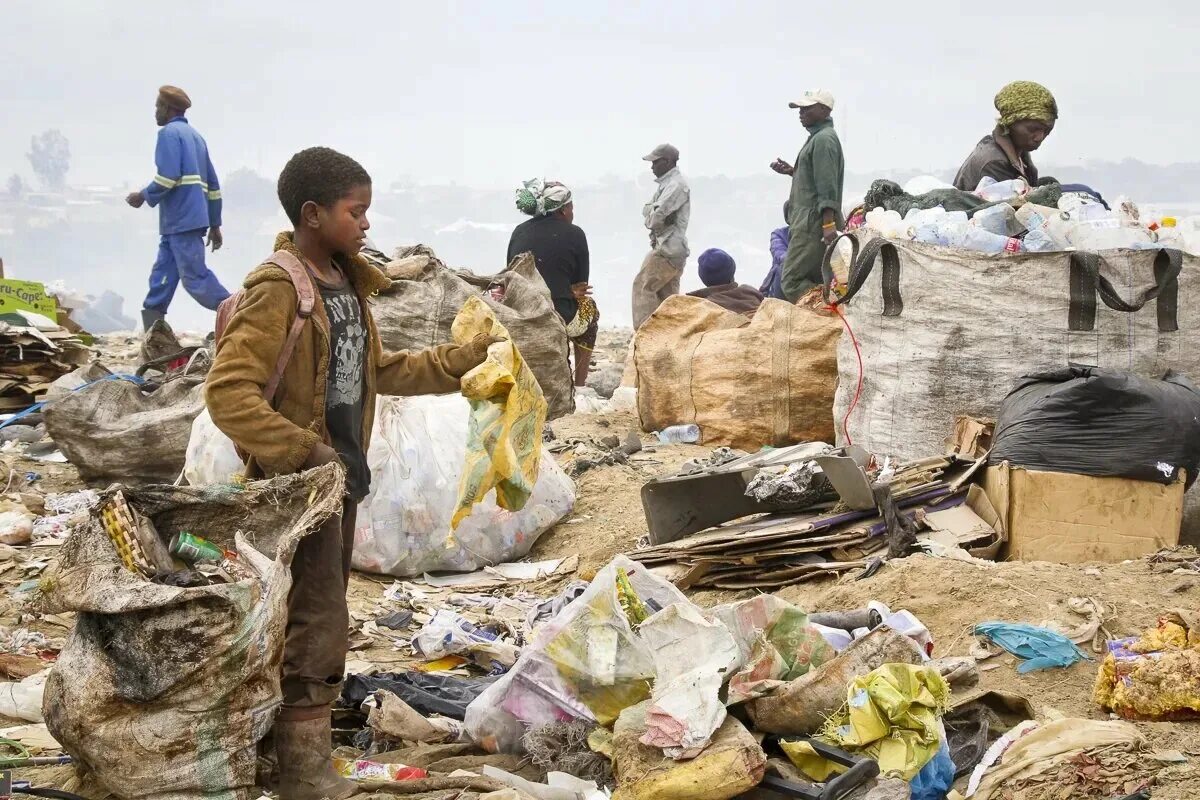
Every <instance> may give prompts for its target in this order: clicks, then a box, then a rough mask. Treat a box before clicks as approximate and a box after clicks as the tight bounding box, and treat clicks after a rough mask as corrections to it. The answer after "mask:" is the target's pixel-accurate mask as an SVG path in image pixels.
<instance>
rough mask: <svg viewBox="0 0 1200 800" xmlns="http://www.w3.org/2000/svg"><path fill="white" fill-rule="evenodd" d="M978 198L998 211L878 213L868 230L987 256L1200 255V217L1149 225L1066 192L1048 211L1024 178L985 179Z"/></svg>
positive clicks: (1124, 208)
mask: <svg viewBox="0 0 1200 800" xmlns="http://www.w3.org/2000/svg"><path fill="white" fill-rule="evenodd" d="M975 194H977V195H979V197H980V198H982V199H983V200H987V201H989V202H994V203H996V205H994V206H988V207H987V208H984V209H981V210H979V211H976V212H975V214H974V216H973V217H971V219H969V220H968V219H967V213H966V212H965V211H946V210H945V209H944V208H942V207H941V206H936V207H934V208H928V209H924V210H918V209H912V210H910V211H909V212H908V214H907V215H906V216H904V217H901V216H900V215H899V214H898V213H896V212H895V211H884V210H883V209H882V208H876V209H873V210H871V211H868V212H867V215H866V226H867V227H868V228H871V229H872V230H874V231H875V232H876V233H879V234H880V235H882V236H885V237H887V238H890V239H908V240H911V241H916V242H925V243H927V244H935V245H940V246H942V247H960V248H963V249H966V250H975V251H978V252H981V253H1004V252H1007V253H1044V252H1050V251H1061V250H1093V251H1094V250H1112V249H1121V248H1126V249H1134V250H1144V249H1157V248H1162V247H1173V248H1177V249H1180V250H1186V251H1187V252H1189V253H1198V254H1200V216H1193V217H1187V218H1184V219H1176V218H1174V217H1161V218H1156V219H1142V218H1141V215H1140V213H1139V211H1138V208H1137V206H1136V205H1135V204H1134V203H1132V202H1130V201H1128V200H1122V201H1118V207H1117V208H1116V209H1113V210H1109V209H1108V208H1105V206H1104V204H1102V203H1101V202H1100V201H1098V200H1097V199H1096V198H1094V197H1092V196H1091V195H1089V194H1085V193H1075V192H1068V193H1065V194H1063V196H1062V198H1061V199H1060V200H1059V201H1058V207H1057V208H1051V207H1049V206H1040V205H1036V204H1033V203H1027V202H1025V196H1026V195H1028V194H1029V185H1028V184H1027V183H1026V182H1025V181H1024V180H1023V179H1021V178H1016V179H1014V180H1009V181H1001V182H997V181H995V180H994V179H992V178H984V179H983V180H982V181H980V183H979V186H978V187H977V188H976V190H975Z"/></svg>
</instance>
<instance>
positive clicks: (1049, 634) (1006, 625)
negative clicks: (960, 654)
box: [975, 622, 1091, 675]
mask: <svg viewBox="0 0 1200 800" xmlns="http://www.w3.org/2000/svg"><path fill="white" fill-rule="evenodd" d="M975 635H976V636H986V637H987V638H989V639H991V640H992V641H993V642H995V643H996V644H998V645H1000V646H1001V647H1003V648H1004V649H1005V650H1007V651H1008V652H1010V653H1012V654H1013V655H1014V656H1017V657H1019V658H1023V659H1025V661H1023V662H1022V663H1021V665H1020V666H1018V667H1017V672H1019V673H1021V674H1022V675H1023V674H1025V673H1026V672H1033V671H1034V670H1039V669H1050V668H1051V667H1069V666H1071V665H1072V664H1074V663H1075V662H1076V661H1079V660H1080V659H1081V658H1086V659H1088V660H1089V661H1090V660H1091V656H1089V655H1088V654H1087V653H1085V652H1083V651H1082V650H1080V649H1079V648H1078V647H1076V646H1075V643H1074V642H1072V641H1071V640H1070V639H1068V638H1067V637H1066V636H1063V635H1062V634H1061V633H1056V632H1055V631H1052V630H1049V629H1047V628H1039V627H1037V626H1036V625H1026V624H1025V623H1023V622H982V623H980V624H979V625H976V626H975Z"/></svg>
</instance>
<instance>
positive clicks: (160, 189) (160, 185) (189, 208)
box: [142, 116, 229, 315]
mask: <svg viewBox="0 0 1200 800" xmlns="http://www.w3.org/2000/svg"><path fill="white" fill-rule="evenodd" d="M154 164H155V169H156V170H157V174H156V175H155V176H154V180H152V181H151V182H150V184H149V185H148V186H147V187H146V188H145V189H144V190H143V192H142V194H143V195H145V197H146V202H147V203H149V204H150V207H151V208H153V207H155V206H159V210H158V232H159V233H160V234H161V235H162V240H161V241H160V242H159V245H158V258H157V259H156V260H155V261H154V268H153V269H152V270H151V271H150V292H149V294H147V295H146V300H145V302H143V303H142V307H143V308H144V309H145V310H146V311H148V312H151V313H152V314H156V315H165V314H166V313H167V307H168V306H170V305H171V299H172V298H173V297H174V296H175V289H176V288H177V287H178V286H179V282H180V280H182V281H183V288H184V289H185V290H186V291H187V293H188V294H190V295H191V296H192V297H193V298H195V300H196V302H197V303H199V304H200V305H202V306H204V307H205V308H207V309H209V310H216V308H217V306H219V305H220V304H221V301H222V300H224V299H225V298H226V297H229V292H227V291H226V290H225V287H224V286H222V285H221V281H220V280H218V279H217V276H216V275H214V274H213V273H212V272H210V271H209V269H208V267H207V266H206V265H205V263H204V234H205V232H206V231H207V229H208V228H210V227H213V228H215V227H220V225H221V184H220V183H219V181H218V180H217V171H216V170H215V169H214V168H213V165H212V160H211V159H210V158H209V157H208V145H207V144H205V142H204V138H203V137H202V136H201V135H200V134H199V133H197V132H196V131H195V129H194V128H192V126H191V125H189V124H188V121H187V120H186V119H184V118H183V117H182V116H179V117H175V118H174V119H172V120H171V121H170V122H168V123H167V124H166V125H164V126H163V127H162V128H161V129H160V130H159V132H158V144H157V145H156V146H155V148H154Z"/></svg>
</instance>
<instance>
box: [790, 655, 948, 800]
mask: <svg viewBox="0 0 1200 800" xmlns="http://www.w3.org/2000/svg"><path fill="white" fill-rule="evenodd" d="M949 700H950V687H949V686H948V685H947V684H946V682H945V680H943V679H942V676H941V675H939V674H938V673H937V671H936V670H933V669H930V668H929V667H922V666H916V665H913V664H887V665H884V666H882V667H879V668H877V669H875V670H873V671H872V672H871V673H870V674H868V675H865V676H862V677H859V678H855V679H854V680H852V681H851V682H850V684H849V685H848V686H847V687H846V689H845V701H846V702H845V705H844V706H843V707H842V709H841V710H840V711H838V712H837V713H836V714H835V715H833V716H832V717H830V718H829V719H828V720H827V721H826V722H825V724H824V725H823V727H822V729H821V732H820V733H819V734H818V736H817V737H816V738H817V739H819V740H821V741H824V742H827V743H829V744H832V745H833V746H835V747H840V748H844V749H846V750H847V751H849V752H851V753H853V754H862V755H866V756H868V757H869V758H871V759H873V760H874V761H876V762H878V764H879V771H880V773H882V774H885V775H899V776H900V777H902V778H904V779H905V780H908V781H911V780H912V779H913V778H915V777H916V776H917V774H918V773H919V772H921V770H922V769H923V768H924V767H925V765H926V764H928V763H929V762H930V761H931V760H932V759H933V758H934V756H935V755H937V753H938V751H939V750H940V749H941V748H942V747H944V746H946V745H945V734H944V732H943V731H942V729H941V725H940V722H939V718H940V717H941V715H942V713H943V712H944V711H945V710H946V708H947V706H948V703H949ZM780 747H782V748H783V751H784V752H785V753H786V754H787V756H788V758H790V759H791V761H792V763H793V764H795V765H796V767H797V768H799V769H800V770H801V771H802V772H804V773H805V774H806V775H808V776H809V777H810V778H812V779H813V780H816V781H824V780H827V779H828V778H829V776H830V775H831V774H836V773H838V772H841V771H842V770H843V769H844V768H842V767H840V766H839V765H836V764H833V763H832V762H830V761H828V760H826V759H825V758H824V757H822V756H821V755H819V754H818V753H817V752H816V751H814V750H813V749H812V748H811V747H808V748H807V752H806V751H804V750H803V749H802V748H799V747H798V746H797V743H791V742H788V741H781V742H780ZM946 760H947V761H949V749H948V748H947V752H946ZM953 776H954V765H953V763H951V764H950V779H951V780H953ZM946 788H949V781H947V783H946V786H945V787H944V788H943V793H944V791H945V789H946Z"/></svg>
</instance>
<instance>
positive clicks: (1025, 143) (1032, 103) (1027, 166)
mask: <svg viewBox="0 0 1200 800" xmlns="http://www.w3.org/2000/svg"><path fill="white" fill-rule="evenodd" d="M995 105H996V111H998V112H999V113H1000V118H999V120H997V122H996V128H995V130H993V131H992V132H991V133H990V134H988V135H987V136H985V137H983V138H982V139H980V140H979V144H977V145H975V149H974V150H973V151H972V152H971V155H969V156H967V160H966V161H964V162H963V165H962V166H961V167H959V170H958V174H957V175H955V176H954V188H956V189H961V190H963V191H964V192H973V191H975V189H976V187H977V186H979V181H980V180H981V179H982V178H984V177H988V178H994V179H995V180H996V181H1007V180H1012V179H1013V178H1024V179H1025V182H1026V183H1028V184H1029V185H1030V186H1037V183H1038V171H1037V167H1035V166H1034V165H1033V159H1032V158H1030V155H1029V154H1030V153H1032V152H1033V151H1034V150H1037V149H1038V148H1039V147H1041V146H1042V142H1044V141H1045V140H1046V137H1047V136H1049V135H1050V133H1051V131H1053V130H1054V123H1055V122H1056V121H1057V120H1058V103H1056V102H1055V100H1054V95H1052V94H1050V90H1049V89H1047V88H1046V87H1045V86H1042V85H1041V84H1040V83H1034V82H1033V81H1013V82H1012V83H1010V84H1008V85H1007V86H1005V87H1004V88H1003V89H1001V90H1000V92H999V93H998V94H997V95H996V98H995Z"/></svg>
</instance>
